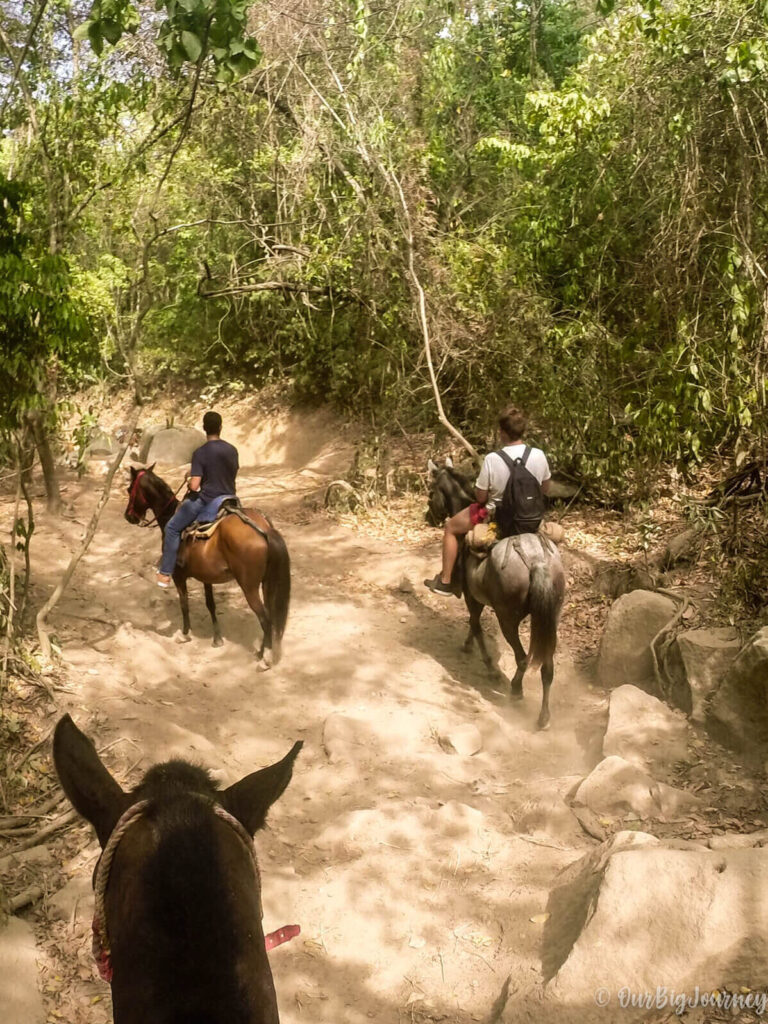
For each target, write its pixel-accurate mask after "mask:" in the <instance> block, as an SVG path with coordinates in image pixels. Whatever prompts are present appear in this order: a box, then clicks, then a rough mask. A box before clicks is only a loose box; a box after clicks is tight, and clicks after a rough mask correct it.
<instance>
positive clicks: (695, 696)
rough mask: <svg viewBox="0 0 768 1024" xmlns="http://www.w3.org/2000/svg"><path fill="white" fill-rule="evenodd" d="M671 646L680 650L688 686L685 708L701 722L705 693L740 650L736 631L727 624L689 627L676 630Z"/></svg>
mask: <svg viewBox="0 0 768 1024" xmlns="http://www.w3.org/2000/svg"><path fill="white" fill-rule="evenodd" d="M673 646H676V647H677V650H678V652H679V655H680V660H681V661H682V664H683V675H684V678H685V682H686V685H687V687H688V689H689V690H690V697H689V700H690V709H688V708H686V709H685V710H688V713H689V714H690V716H691V718H692V719H693V720H694V721H695V722H701V723H703V722H704V720H705V717H706V701H707V699H708V697H709V696H710V694H711V693H712V692H713V691H714V690H716V689H717V687H718V686H719V685H720V683H721V682H722V681H723V679H724V677H725V675H726V673H727V671H728V669H729V668H730V666H731V664H732V663H733V661H734V659H735V658H736V656H737V654H738V653H739V648H740V646H741V644H740V643H739V635H738V633H737V632H736V630H735V629H732V628H730V627H725V628H722V629H688V630H686V631H685V632H684V633H679V634H678V636H677V640H676V641H675V644H674V645H673Z"/></svg>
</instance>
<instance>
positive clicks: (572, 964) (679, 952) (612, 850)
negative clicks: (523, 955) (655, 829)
mask: <svg viewBox="0 0 768 1024" xmlns="http://www.w3.org/2000/svg"><path fill="white" fill-rule="evenodd" d="M619 838H620V837H619V836H617V837H615V839H614V841H613V843H612V844H604V845H603V847H601V848H599V849H598V850H596V851H595V852H594V853H591V854H589V855H588V856H587V857H585V858H582V860H581V861H580V862H578V863H577V864H575V865H571V866H570V867H569V868H567V869H566V871H565V872H564V873H563V874H562V875H561V876H560V880H559V885H558V886H557V887H556V888H555V889H554V890H553V891H552V893H551V895H550V899H549V903H548V905H547V910H548V912H549V913H550V918H549V920H548V921H547V923H546V926H545V929H544V935H543V943H542V968H543V971H544V977H545V980H546V981H547V982H548V983H549V984H548V986H547V992H548V994H549V995H550V996H551V997H554V998H557V999H559V1000H562V1001H564V1002H566V1003H568V1004H578V1003H581V1004H582V1005H584V1006H588V1005H590V1004H591V1002H592V1001H593V999H594V993H595V991H596V989H599V988H602V989H605V990H607V991H608V992H609V993H610V994H611V997H612V1000H613V1004H614V1005H615V1002H616V997H617V993H618V992H619V990H620V989H622V988H624V987H626V988H627V989H629V990H631V991H634V992H642V991H648V992H656V990H657V986H666V987H667V989H668V990H669V989H675V990H676V991H677V992H682V991H688V992H693V991H694V989H695V987H696V986H699V988H700V990H701V991H704V992H710V991H711V990H712V989H713V987H714V986H715V985H716V984H718V982H717V981H716V980H715V979H722V980H725V979H727V980H728V982H729V983H730V985H731V986H733V985H735V986H745V987H748V988H755V987H762V986H763V985H764V983H765V962H766V957H767V956H768V850H729V851H717V852H715V851H710V850H700V849H691V848H689V849H670V848H668V847H667V846H666V845H665V844H663V843H660V842H659V841H658V840H655V839H654V838H653V837H651V836H646V837H644V839H642V840H641V841H640V842H638V837H636V838H635V840H634V843H629V842H627V841H626V840H625V839H622V840H621V841H620V842H617V840H619ZM737 908H738V909H737ZM737 990H738V988H737ZM644 1012H645V1013H646V1015H647V1010H645V1011H644ZM642 1013H643V1011H642V1010H638V1012H637V1015H633V1013H632V1012H631V1011H630V1010H627V1011H622V1013H621V1019H622V1020H625V1019H626V1020H632V1019H636V1016H641V1015H642ZM607 1019H614V1018H613V1017H608V1018H607ZM615 1019H618V1017H616V1018H615Z"/></svg>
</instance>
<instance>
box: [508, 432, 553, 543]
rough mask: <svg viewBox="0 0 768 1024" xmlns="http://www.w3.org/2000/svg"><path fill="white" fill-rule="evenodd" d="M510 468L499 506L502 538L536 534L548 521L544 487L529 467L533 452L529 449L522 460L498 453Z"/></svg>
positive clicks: (526, 449)
mask: <svg viewBox="0 0 768 1024" xmlns="http://www.w3.org/2000/svg"><path fill="white" fill-rule="evenodd" d="M496 454H497V455H499V456H501V458H502V459H503V460H504V462H505V464H506V466H507V468H508V469H509V480H507V483H506V486H505V487H504V494H503V495H502V498H501V504H499V505H497V506H496V523H497V525H498V528H499V536H500V537H511V536H512V535H513V534H515V533H536V531H537V530H538V528H539V526H540V524H541V520H542V519H543V518H544V495H543V493H542V490H541V484H540V483H539V481H538V480H537V479H536V477H535V476H534V475H533V473H531V471H530V470H528V469H526V468H525V464H526V462H527V461H528V456H529V455H530V454H531V449H530V447H529V446H528V445H526V446H525V451H524V452H523V454H522V457H521V458H517V459H511V458H510V457H509V455H507V453H506V452H505V451H499V452H496Z"/></svg>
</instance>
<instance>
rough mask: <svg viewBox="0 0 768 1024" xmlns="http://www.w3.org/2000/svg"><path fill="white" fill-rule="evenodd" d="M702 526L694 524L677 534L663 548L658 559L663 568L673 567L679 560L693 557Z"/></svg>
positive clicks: (682, 560) (683, 560)
mask: <svg viewBox="0 0 768 1024" xmlns="http://www.w3.org/2000/svg"><path fill="white" fill-rule="evenodd" d="M701 532H702V531H701V528H700V527H698V526H692V527H691V528H690V529H688V530H683V531H682V533H677V534H675V536H674V537H671V538H670V539H669V541H668V542H667V544H666V546H665V547H664V548H662V550H661V552H660V553H659V554H658V556H657V560H658V563H659V565H660V566H661V568H662V569H671V568H672V566H673V565H677V563H678V562H685V561H687V560H688V559H690V558H692V557H693V555H694V554H695V552H696V547H697V541H698V540H699V538H700V537H701Z"/></svg>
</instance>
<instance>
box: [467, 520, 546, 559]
mask: <svg viewBox="0 0 768 1024" xmlns="http://www.w3.org/2000/svg"><path fill="white" fill-rule="evenodd" d="M539 536H541V537H545V538H546V539H547V540H550V541H552V542H553V543H555V544H559V543H561V542H562V541H563V540H564V538H565V530H564V529H563V528H562V526H560V524H559V523H549V522H546V521H544V522H542V524H541V526H540V527H539ZM498 540H499V534H498V527H497V525H496V523H495V522H493V521H492V522H490V523H478V524H477V526H473V527H472V529H471V530H470V531H469V533H468V534H467V543H468V544H469V547H470V550H471V551H472V554H473V555H476V556H477V557H478V558H485V556H486V555H487V554H488V552H489V551H490V550H491V548H492V547H493V545H494V544H496V543H497V541H498Z"/></svg>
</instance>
